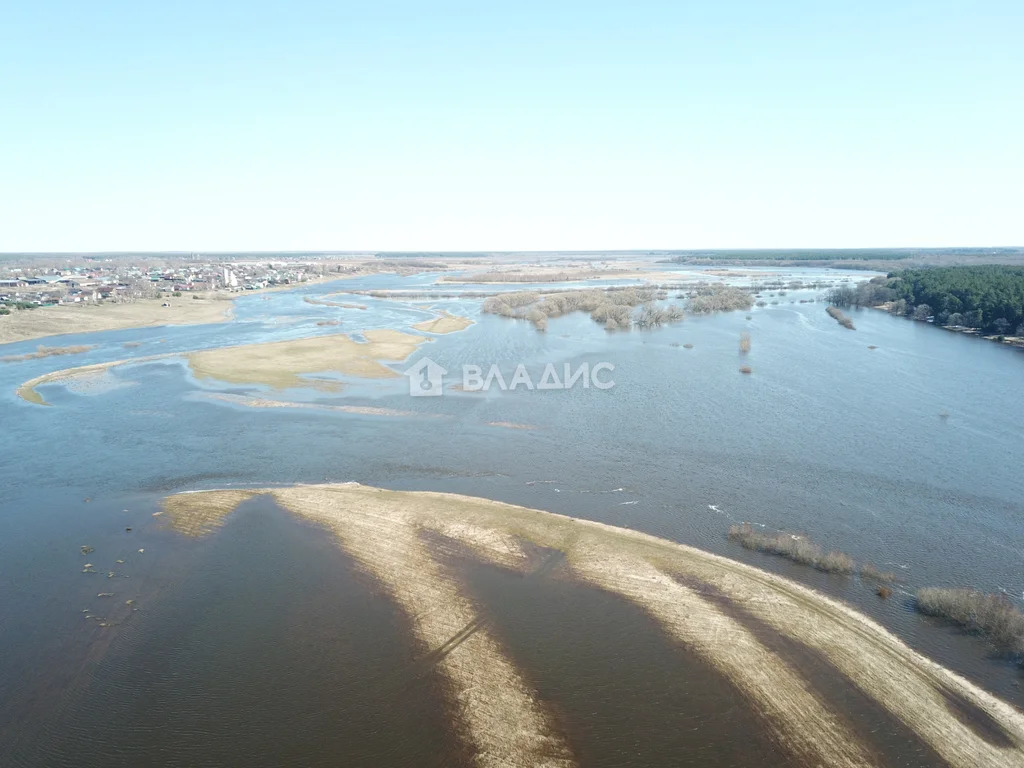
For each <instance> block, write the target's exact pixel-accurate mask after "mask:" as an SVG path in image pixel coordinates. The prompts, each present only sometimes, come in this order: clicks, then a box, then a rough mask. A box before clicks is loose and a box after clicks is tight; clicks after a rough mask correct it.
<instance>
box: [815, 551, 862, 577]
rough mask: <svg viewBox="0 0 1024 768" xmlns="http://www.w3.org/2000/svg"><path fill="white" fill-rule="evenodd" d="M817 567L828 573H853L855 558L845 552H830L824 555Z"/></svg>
mask: <svg viewBox="0 0 1024 768" xmlns="http://www.w3.org/2000/svg"><path fill="white" fill-rule="evenodd" d="M815 567H816V568H817V569H818V570H820V571H825V572H826V573H853V568H854V563H853V558H852V557H850V556H849V555H847V554H845V553H844V552H836V551H833V552H829V553H827V554H826V555H825V556H824V557H822V558H821V559H820V560H819V561H818V562H817V563H815Z"/></svg>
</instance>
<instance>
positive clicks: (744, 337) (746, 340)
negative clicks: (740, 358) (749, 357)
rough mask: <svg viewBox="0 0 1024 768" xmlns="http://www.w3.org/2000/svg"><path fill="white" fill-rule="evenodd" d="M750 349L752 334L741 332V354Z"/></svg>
mask: <svg viewBox="0 0 1024 768" xmlns="http://www.w3.org/2000/svg"><path fill="white" fill-rule="evenodd" d="M749 351H750V334H749V333H745V332H744V333H741V334H740V354H741V355H745V354H747V352H749Z"/></svg>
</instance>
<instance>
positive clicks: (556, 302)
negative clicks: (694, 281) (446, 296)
mask: <svg viewBox="0 0 1024 768" xmlns="http://www.w3.org/2000/svg"><path fill="white" fill-rule="evenodd" d="M684 287H685V288H686V291H685V292H683V293H679V294H678V298H686V299H688V301H687V303H686V305H685V309H686V310H687V311H689V312H692V313H694V314H709V313H711V312H728V311H731V310H735V309H744V310H747V309H750V308H751V307H752V306H753V304H754V299H753V297H752V296H751V294H750V292H749V291H747V290H744V289H742V288H737V287H735V286H730V285H720V284H714V285H709V284H706V283H702V284H698V285H692V286H684ZM666 298H667V293H666V291H665V289H664V288H662V287H659V286H650V287H646V288H633V287H626V288H623V287H610V288H591V289H581V290H569V291H558V292H551V291H515V292H512V293H504V294H498V295H496V296H489V297H488V298H487V299H486V300H485V301H484V303H483V311H484V312H488V313H490V314H493V315H501V316H502V317H514V318H520V319H524V320H529V321H530V322H531V323H533V324H534V326H535V327H536V328H537V330H540V331H544V330H547V326H548V320H549V319H550V318H552V317H560V316H562V315H567V314H569V313H571V312H586V313H588V314H589V315H590V317H591V318H592V319H593V320H594V322H596V323H601V324H602V325H604V327H605V328H606V329H607V330H609V331H614V330H620V329H628V328H657V327H658V326H661V325H666V324H668V323H676V322H679V321H680V320H682V319H683V318H684V317H685V314H684V311H683V310H684V307H683V306H679V305H676V304H663V303H659V302H664V300H665V299H666ZM637 307H639V309H637Z"/></svg>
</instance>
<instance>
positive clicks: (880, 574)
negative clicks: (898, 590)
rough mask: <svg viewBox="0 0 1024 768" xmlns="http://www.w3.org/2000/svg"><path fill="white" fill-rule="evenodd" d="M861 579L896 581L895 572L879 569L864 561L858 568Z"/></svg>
mask: <svg viewBox="0 0 1024 768" xmlns="http://www.w3.org/2000/svg"><path fill="white" fill-rule="evenodd" d="M860 576H861V578H862V579H873V580H875V581H884V582H892V581H896V574H895V573H891V572H889V571H880V570H878V569H877V568H875V566H873V565H872V564H871V563H864V565H862V566H861V568H860Z"/></svg>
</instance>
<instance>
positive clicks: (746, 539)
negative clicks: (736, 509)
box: [729, 523, 855, 574]
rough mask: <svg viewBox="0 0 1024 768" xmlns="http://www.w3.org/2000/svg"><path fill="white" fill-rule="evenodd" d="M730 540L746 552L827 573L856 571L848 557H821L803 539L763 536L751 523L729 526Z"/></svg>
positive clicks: (787, 535) (834, 553) (814, 546)
mask: <svg viewBox="0 0 1024 768" xmlns="http://www.w3.org/2000/svg"><path fill="white" fill-rule="evenodd" d="M729 538H730V539H732V540H733V541H736V542H738V543H739V544H740V545H741V546H743V547H745V548H746V549H752V550H755V551H757V552H767V553H769V554H772V555H779V556H781V557H785V558H786V559H788V560H792V561H793V562H794V563H800V564H801V565H809V566H811V567H812V568H817V569H818V570H819V571H825V572H826V573H841V574H848V573H853V571H854V567H855V566H854V562H853V558H852V557H850V556H849V555H847V554H845V553H843V552H838V551H832V552H828V553H827V554H826V553H823V552H822V551H821V547H819V546H818V545H817V544H815V543H814V542H813V541H811V540H810V539H808V538H807V537H806V536H797V535H796V534H792V533H785V532H779V533H764V532H762V531H758V530H756V529H755V528H754V527H753V526H752V525H750V523H743V524H741V525H732V526H729Z"/></svg>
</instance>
